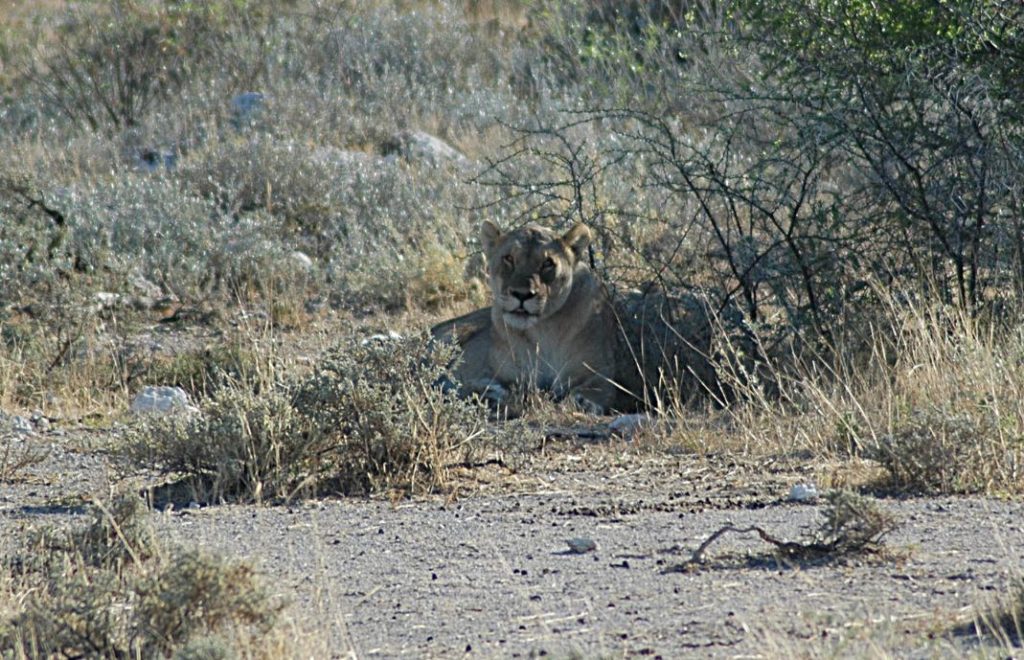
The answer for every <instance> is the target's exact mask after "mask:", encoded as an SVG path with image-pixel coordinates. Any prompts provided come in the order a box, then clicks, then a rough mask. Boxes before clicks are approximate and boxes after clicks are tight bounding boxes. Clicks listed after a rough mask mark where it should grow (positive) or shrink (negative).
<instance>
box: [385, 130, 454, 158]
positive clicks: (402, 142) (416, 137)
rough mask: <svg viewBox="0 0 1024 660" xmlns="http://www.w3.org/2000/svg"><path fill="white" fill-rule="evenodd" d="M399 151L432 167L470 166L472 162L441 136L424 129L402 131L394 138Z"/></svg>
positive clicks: (406, 156) (402, 155)
mask: <svg viewBox="0 0 1024 660" xmlns="http://www.w3.org/2000/svg"><path fill="white" fill-rule="evenodd" d="M393 143H394V144H396V145H397V152H398V154H399V155H401V157H402V158H404V159H405V160H407V161H409V162H411V163H426V164H427V165H430V166H432V167H440V166H441V165H445V164H449V163H450V164H453V165H456V166H458V167H469V166H471V163H470V161H469V159H468V158H466V157H465V156H464V155H463V154H462V153H461V152H460V151H459V150H458V149H456V148H455V147H453V146H452V145H450V144H448V143H447V142H445V141H444V140H442V139H441V138H439V137H434V136H433V135H430V134H429V133H424V132H423V131H402V132H401V133H399V134H397V135H396V136H395V137H394V138H393Z"/></svg>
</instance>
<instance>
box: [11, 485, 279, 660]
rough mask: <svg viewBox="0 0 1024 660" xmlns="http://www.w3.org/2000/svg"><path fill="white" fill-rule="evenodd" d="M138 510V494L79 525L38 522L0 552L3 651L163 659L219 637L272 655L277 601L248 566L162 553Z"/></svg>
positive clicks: (225, 643) (99, 508)
mask: <svg viewBox="0 0 1024 660" xmlns="http://www.w3.org/2000/svg"><path fill="white" fill-rule="evenodd" d="M145 511H146V510H145V507H144V505H143V504H142V501H141V500H140V499H139V498H138V496H135V495H126V496H122V497H119V498H116V499H114V500H113V501H112V502H111V503H110V504H109V506H107V505H102V504H99V503H97V504H95V505H93V507H92V516H93V521H92V523H91V524H89V525H88V526H87V527H85V528H84V529H71V530H66V529H56V528H52V527H50V528H44V529H43V530H41V531H39V532H38V533H36V534H35V535H34V536H33V537H32V538H31V539H30V540H29V541H27V542H26V543H25V545H24V547H22V548H20V549H18V550H16V551H15V553H14V554H13V555H11V556H9V557H6V558H5V559H4V561H3V568H2V570H0V574H2V577H0V594H2V595H3V596H5V597H6V598H2V599H0V600H2V601H3V602H4V603H6V604H5V605H4V606H3V607H2V608H0V655H3V656H4V657H15V658H38V657H58V656H59V657H100V658H119V657H155V656H158V655H159V656H162V657H167V656H170V655H171V654H172V653H173V652H175V651H176V650H178V649H183V650H187V649H195V648H197V647H199V646H201V645H204V646H209V645H211V644H217V642H216V641H215V640H220V643H219V646H220V647H221V648H230V647H234V648H237V649H244V650H245V652H246V653H247V654H250V655H251V656H252V657H274V653H275V652H276V651H275V649H276V650H280V649H279V647H278V646H276V645H275V644H274V643H273V630H274V627H275V625H276V623H277V618H278V615H279V613H280V610H281V607H282V606H281V604H280V603H277V602H276V601H275V599H274V598H272V597H271V596H270V595H269V594H268V593H267V592H266V591H265V590H264V588H263V587H262V586H261V584H260V581H259V579H258V578H257V576H256V575H255V573H254V572H253V570H252V569H251V568H250V567H248V566H247V565H246V564H242V563H235V562H229V561H225V560H223V559H220V558H217V557H214V556H211V555H208V554H205V553H202V552H197V551H187V550H176V551H170V552H168V551H166V550H164V549H163V548H162V547H161V546H160V544H159V543H157V542H156V540H155V537H154V536H153V533H152V530H151V528H150V527H149V525H148V523H147V522H146V520H145V515H146V514H145ZM211 640H214V641H211Z"/></svg>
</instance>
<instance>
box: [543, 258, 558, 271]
mask: <svg viewBox="0 0 1024 660" xmlns="http://www.w3.org/2000/svg"><path fill="white" fill-rule="evenodd" d="M554 267H555V260H554V259H552V258H551V257H548V258H547V259H545V260H544V263H543V264H541V269H542V270H551V269H552V268H554Z"/></svg>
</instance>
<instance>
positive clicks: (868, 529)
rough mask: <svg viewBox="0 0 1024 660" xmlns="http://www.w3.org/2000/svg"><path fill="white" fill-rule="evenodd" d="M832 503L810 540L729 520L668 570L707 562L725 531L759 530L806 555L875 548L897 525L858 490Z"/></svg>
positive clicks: (786, 549) (833, 497) (782, 547)
mask: <svg viewBox="0 0 1024 660" xmlns="http://www.w3.org/2000/svg"><path fill="white" fill-rule="evenodd" d="M828 501H829V506H828V507H827V508H826V509H824V510H823V511H822V513H823V514H824V516H825V520H824V522H823V523H822V525H821V527H820V528H819V529H818V532H817V534H815V536H814V538H813V539H811V540H810V541H807V542H797V541H783V540H781V539H778V538H776V537H775V536H773V535H772V534H770V533H768V532H767V531H765V529H764V528H763V527H759V526H757V525H751V526H750V527H737V526H735V525H733V524H731V523H730V524H728V525H725V526H723V527H722V528H720V529H719V530H717V531H716V532H714V533H713V534H712V535H711V536H709V537H708V538H707V539H706V540H705V541H704V542H703V543H701V544H700V546H699V547H698V548H697V549H696V550H695V551H694V552H693V555H692V556H691V557H690V559H689V561H687V562H685V563H683V564H681V565H679V566H675V567H672V568H671V569H669V572H675V571H681V570H687V568H689V567H690V566H694V565H697V564H703V563H704V553H705V551H707V549H708V548H709V547H710V546H711V544H712V543H714V542H715V541H717V540H718V539H719V538H721V537H722V536H723V535H725V534H728V533H730V532H732V533H736V534H750V533H756V534H757V535H758V536H760V537H761V540H763V541H764V542H766V543H770V544H771V545H773V546H775V548H776V549H777V550H778V551H779V552H780V553H781V554H783V555H785V556H786V557H791V558H797V559H803V558H812V557H822V556H827V555H835V556H839V555H843V554H850V553H856V552H874V551H876V550H877V549H878V547H879V545H880V544H881V542H882V537H883V536H885V535H886V534H888V533H889V532H891V531H892V530H894V529H895V528H896V525H897V523H896V520H895V518H893V517H892V515H891V514H890V513H888V512H887V511H884V510H883V509H881V508H879V507H878V505H877V504H876V503H875V502H874V501H872V500H871V499H869V498H866V497H864V496H862V495H857V494H855V493H850V492H845V491H836V492H833V493H830V494H829V496H828Z"/></svg>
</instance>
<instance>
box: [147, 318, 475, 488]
mask: <svg viewBox="0 0 1024 660" xmlns="http://www.w3.org/2000/svg"><path fill="white" fill-rule="evenodd" d="M450 359H451V353H450V351H448V350H446V349H441V348H439V349H437V350H433V349H431V347H430V346H429V344H428V343H427V340H426V339H425V338H415V339H409V340H372V339H371V340H366V341H365V342H356V341H351V342H345V343H343V344H340V345H338V346H336V347H334V348H333V349H331V350H329V351H328V352H327V353H326V354H325V355H324V356H322V358H321V359H320V360H319V361H318V363H317V366H316V368H315V369H314V371H313V373H312V374H310V375H309V376H308V377H304V378H300V379H297V380H292V381H282V382H279V383H277V385H276V386H275V387H272V388H270V389H268V390H266V391H261V392H258V393H254V392H252V391H251V390H247V389H243V388H226V389H223V390H221V391H219V392H218V393H216V394H215V395H214V396H213V397H212V398H211V400H210V401H209V402H208V404H207V405H206V406H205V407H204V409H203V410H202V412H201V413H199V414H195V415H192V416H188V417H185V418H162V419H157V420H149V421H146V422H144V423H143V424H142V425H141V426H140V427H138V428H137V429H136V430H135V440H134V442H132V443H131V449H130V454H131V455H132V456H133V457H134V458H135V459H136V460H139V461H141V462H143V463H146V464H150V465H156V466H159V467H161V468H163V469H165V470H168V471H170V472H174V473H178V474H180V475H183V476H185V477H186V478H187V479H188V480H189V481H190V482H191V484H192V485H193V487H194V488H195V489H196V491H197V494H199V496H200V499H202V500H206V501H211V500H212V501H218V500H220V499H242V500H254V501H262V500H275V499H281V498H284V499H289V498H293V497H298V496H312V495H317V494H322V493H332V492H340V493H346V494H348V493H369V492H373V491H380V490H392V491H394V490H397V491H400V492H410V493H411V492H431V491H438V490H444V489H445V488H447V487H448V486H449V485H450V484H449V470H450V469H451V468H452V467H453V466H456V465H460V464H464V463H466V462H469V461H473V460H475V459H476V458H477V457H478V456H479V455H480V454H481V453H482V450H483V448H484V446H485V443H484V442H483V432H484V425H485V423H486V419H487V417H486V409H485V408H483V407H481V406H479V405H477V404H475V403H473V402H468V401H462V400H459V399H457V398H455V397H454V395H453V394H451V393H446V392H444V391H443V390H442V388H440V387H435V383H436V382H438V381H439V380H440V379H441V378H442V377H443V376H444V375H445V374H446V372H447V368H446V365H447V364H448V362H449V361H450Z"/></svg>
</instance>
